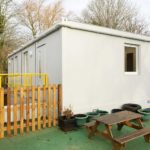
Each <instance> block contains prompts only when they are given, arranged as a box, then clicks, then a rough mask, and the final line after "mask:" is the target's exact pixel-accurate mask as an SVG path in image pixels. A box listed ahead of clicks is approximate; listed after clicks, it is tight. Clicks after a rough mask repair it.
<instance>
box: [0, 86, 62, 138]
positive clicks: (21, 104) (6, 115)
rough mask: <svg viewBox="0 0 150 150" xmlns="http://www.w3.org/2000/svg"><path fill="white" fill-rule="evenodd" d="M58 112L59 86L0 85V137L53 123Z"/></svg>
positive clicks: (60, 90)
mask: <svg viewBox="0 0 150 150" xmlns="http://www.w3.org/2000/svg"><path fill="white" fill-rule="evenodd" d="M6 95H7V97H6ZM4 97H5V98H4ZM4 100H6V101H7V106H4ZM61 111H62V87H61V85H49V86H43V87H34V86H33V87H31V88H29V87H26V88H23V87H21V88H13V89H10V88H8V89H7V90H4V89H3V88H0V139H1V138H4V136H5V135H7V136H8V137H10V136H12V135H15V136H16V135H17V134H19V133H20V134H21V135H22V134H23V133H24V132H29V131H35V130H40V129H41V128H46V127H51V126H56V124H57V116H59V115H60V114H61Z"/></svg>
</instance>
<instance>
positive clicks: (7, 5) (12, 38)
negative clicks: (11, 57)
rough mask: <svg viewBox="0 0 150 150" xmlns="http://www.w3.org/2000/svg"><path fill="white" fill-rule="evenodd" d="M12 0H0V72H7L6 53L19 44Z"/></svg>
mask: <svg viewBox="0 0 150 150" xmlns="http://www.w3.org/2000/svg"><path fill="white" fill-rule="evenodd" d="M14 7H15V5H14V3H13V1H12V0H0V73H2V72H7V55H8V53H9V52H10V51H12V50H13V49H15V48H16V47H17V46H18V45H19V44H20V39H19V37H18V36H16V34H17V30H16V29H17V28H16V27H17V26H16V21H15V18H14V17H15V13H14V11H13V8H14Z"/></svg>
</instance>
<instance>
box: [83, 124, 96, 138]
mask: <svg viewBox="0 0 150 150" xmlns="http://www.w3.org/2000/svg"><path fill="white" fill-rule="evenodd" d="M95 123H96V121H91V122H88V123H85V124H84V126H85V127H86V129H87V131H88V138H91V137H92V136H93V135H94V133H95V131H94V130H95Z"/></svg>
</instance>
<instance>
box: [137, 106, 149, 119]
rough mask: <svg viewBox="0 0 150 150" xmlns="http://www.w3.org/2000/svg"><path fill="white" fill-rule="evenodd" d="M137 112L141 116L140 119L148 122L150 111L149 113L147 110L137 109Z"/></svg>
mask: <svg viewBox="0 0 150 150" xmlns="http://www.w3.org/2000/svg"><path fill="white" fill-rule="evenodd" d="M138 112H139V113H140V114H142V115H143V116H142V119H143V120H144V121H148V120H150V111H149V109H147V108H146V109H139V110H138Z"/></svg>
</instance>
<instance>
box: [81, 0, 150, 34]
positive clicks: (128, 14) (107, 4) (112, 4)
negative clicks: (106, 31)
mask: <svg viewBox="0 0 150 150" xmlns="http://www.w3.org/2000/svg"><path fill="white" fill-rule="evenodd" d="M80 21H81V22H85V23H89V24H94V25H99V26H104V27H109V28H113V29H119V30H123V31H129V32H134V33H141V34H146V33H147V32H148V24H147V23H146V21H145V20H144V19H141V17H140V16H139V13H138V9H137V7H136V6H135V5H133V4H132V3H131V2H130V1H129V0H92V1H91V2H90V3H89V5H88V6H87V8H86V9H85V10H83V12H82V17H81V18H80Z"/></svg>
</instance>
